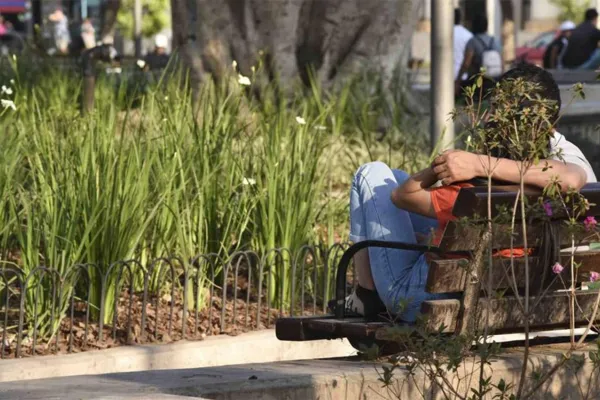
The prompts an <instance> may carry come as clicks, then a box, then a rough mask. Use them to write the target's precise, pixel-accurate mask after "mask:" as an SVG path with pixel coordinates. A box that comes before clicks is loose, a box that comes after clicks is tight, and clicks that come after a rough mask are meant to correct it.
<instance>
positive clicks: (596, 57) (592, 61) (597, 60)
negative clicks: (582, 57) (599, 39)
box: [577, 49, 600, 69]
mask: <svg viewBox="0 0 600 400" xmlns="http://www.w3.org/2000/svg"><path fill="white" fill-rule="evenodd" d="M598 67H600V49H596V50H594V52H593V53H592V55H591V56H590V58H589V59H588V60H587V61H586V62H584V63H583V64H581V65H580V66H579V67H577V69H598Z"/></svg>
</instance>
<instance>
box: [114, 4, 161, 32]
mask: <svg viewBox="0 0 600 400" xmlns="http://www.w3.org/2000/svg"><path fill="white" fill-rule="evenodd" d="M141 2H142V7H143V8H142V36H144V37H152V36H154V35H156V34H157V33H159V32H160V31H162V30H163V29H165V28H167V27H168V26H169V24H170V21H171V7H170V4H171V2H170V1H169V0H141ZM133 6H134V0H122V1H121V8H120V9H119V14H118V15H117V23H118V26H119V29H121V32H122V33H123V35H124V36H125V37H128V38H130V37H133V25H134V21H133Z"/></svg>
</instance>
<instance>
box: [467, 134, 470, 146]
mask: <svg viewBox="0 0 600 400" xmlns="http://www.w3.org/2000/svg"><path fill="white" fill-rule="evenodd" d="M467 144H471V135H469V136H467Z"/></svg>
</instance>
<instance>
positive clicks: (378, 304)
mask: <svg viewBox="0 0 600 400" xmlns="http://www.w3.org/2000/svg"><path fill="white" fill-rule="evenodd" d="M329 310H330V311H331V312H335V300H331V301H330V302H329ZM386 311H387V309H386V307H385V305H384V304H383V302H382V301H381V299H380V298H379V295H378V294H377V291H375V290H368V289H365V288H363V287H362V286H360V285H357V286H356V288H355V289H354V291H352V293H351V294H350V295H349V296H347V297H346V309H345V315H346V316H361V317H365V318H367V319H370V320H375V319H377V317H378V315H379V314H381V313H385V312H386Z"/></svg>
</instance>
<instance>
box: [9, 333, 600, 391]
mask: <svg viewBox="0 0 600 400" xmlns="http://www.w3.org/2000/svg"><path fill="white" fill-rule="evenodd" d="M567 347H568V345H565V344H560V345H552V346H540V347H536V348H534V349H532V354H531V357H530V359H529V362H528V363H529V364H530V371H536V373H539V374H542V375H543V374H544V373H546V372H548V371H549V370H550V369H551V368H552V367H553V366H554V365H556V363H557V362H559V361H560V360H562V357H563V354H564V351H565V350H566V349H567ZM247 351H248V352H251V351H253V349H247ZM583 355H585V352H582V353H581V354H580V356H583ZM522 363H523V352H522V349H518V348H515V349H507V350H506V353H505V354H503V355H501V356H499V357H498V358H496V359H494V360H492V361H491V364H490V365H489V366H486V369H488V371H487V374H488V376H491V377H492V379H493V382H494V383H496V382H499V381H500V379H503V380H504V381H505V382H507V383H514V382H517V381H518V378H519V376H520V374H521V365H522ZM479 364H480V363H479V360H477V359H469V360H467V361H465V363H464V366H461V367H460V368H459V370H460V371H463V372H464V371H477V370H479ZM592 371H593V365H592V363H591V362H589V360H588V361H586V362H585V363H584V364H582V366H581V367H580V368H576V369H575V368H562V369H561V370H559V372H558V373H557V374H555V375H553V376H552V378H551V379H550V380H549V381H548V382H547V383H546V384H544V385H543V386H542V387H541V388H539V389H538V390H536V392H535V393H536V395H535V396H534V397H533V399H562V398H568V399H578V398H579V397H578V395H577V394H578V393H580V390H583V391H584V392H585V391H586V390H587V387H588V385H590V387H589V390H590V397H588V398H594V399H597V398H600V380H598V379H594V380H590V376H591V372H592ZM379 372H381V364H376V363H368V362H363V361H360V360H358V359H357V358H356V357H354V358H344V359H329V360H305V361H286V362H277V363H264V364H249V365H232V366H222V367H209V368H197V369H175V370H163V371H145V372H130V373H120V374H109V375H97V376H75V377H64V378H53V379H41V380H31V381H20V382H5V383H1V384H0V399H3V400H16V399H19V400H21V399H31V400H41V399H90V400H91V399H107V400H108V399H111V400H112V399H140V400H141V399H148V400H154V399H157V400H158V399H165V400H170V399H174V400H184V399H202V398H205V399H218V400H233V399H240V400H264V399H267V400H270V399H286V400H312V399H315V400H316V399H328V400H338V399H339V400H342V399H344V400H345V399H352V400H354V399H361V400H368V399H392V398H393V399H397V398H401V399H411V400H412V399H420V398H422V396H421V395H420V392H421V391H422V392H423V393H426V394H427V398H428V399H436V400H437V399H442V398H444V396H443V394H442V393H441V391H440V390H439V388H438V387H437V386H432V385H431V384H430V382H429V381H428V380H427V379H425V377H424V375H423V374H422V373H419V372H417V373H416V375H415V376H414V377H411V378H410V379H409V375H408V373H407V370H406V369H405V368H403V367H401V368H399V369H397V370H396V371H395V373H394V379H395V381H394V383H393V384H392V386H391V388H385V387H383V385H382V383H381V381H379V377H380V375H379ZM462 375H463V374H462V372H461V376H462ZM592 376H595V375H592ZM446 377H447V379H448V381H451V382H459V383H457V385H458V386H457V388H456V389H457V390H458V391H459V392H460V393H469V392H470V389H471V388H473V387H476V386H477V385H478V379H464V376H463V377H462V378H460V379H459V380H458V381H457V380H456V379H457V378H458V377H454V376H453V375H452V374H451V373H448V375H446ZM415 382H418V386H417V385H415V384H414V383H415ZM582 385H583V386H582Z"/></svg>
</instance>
